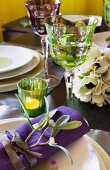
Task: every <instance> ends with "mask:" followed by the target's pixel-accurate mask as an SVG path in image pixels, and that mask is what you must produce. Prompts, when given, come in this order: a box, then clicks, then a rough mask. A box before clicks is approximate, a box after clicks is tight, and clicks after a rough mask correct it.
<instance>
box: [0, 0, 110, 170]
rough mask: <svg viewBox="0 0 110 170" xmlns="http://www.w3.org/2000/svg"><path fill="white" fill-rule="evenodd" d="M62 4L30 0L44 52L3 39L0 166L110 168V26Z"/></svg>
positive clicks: (28, 4) (16, 168) (30, 11)
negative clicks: (66, 9)
mask: <svg viewBox="0 0 110 170" xmlns="http://www.w3.org/2000/svg"><path fill="white" fill-rule="evenodd" d="M57 5H58V6H57ZM60 5H61V2H60V1H56V0H54V1H52V0H47V1H41V0H39V1H36V0H35V1H33V0H29V1H27V2H26V3H25V6H26V8H27V12H28V17H29V22H30V25H31V27H32V30H33V34H34V36H36V37H37V36H40V39H39V43H41V47H40V50H39V47H38V48H37V45H36V44H35V46H34V48H33V46H32V48H28V47H31V43H30V44H29V45H30V46H28V47H27V46H26V45H24V44H23V42H22V41H21V42H20V44H19V38H18V39H16V40H15V42H16V43H13V42H12V43H6V44H5V42H4V43H1V44H0V113H1V114H0V158H1V159H0V163H1V170H7V169H10V170H22V169H30V170H34V169H40V170H44V169H45V170H46V169H59V170H71V169H74V170H88V169H89V170H110V157H109V156H110V145H109V143H110V123H109V118H110V114H109V112H110V111H109V110H110V109H109V104H110V100H109V91H110V87H109V86H110V85H109V58H110V57H109V56H110V49H109V48H106V47H107V46H108V41H106V38H108V37H109V31H108V32H102V33H95V34H94V32H95V29H96V28H97V26H98V27H100V24H99V23H98V19H97V17H95V16H92V15H89V16H87V15H70V16H68V15H63V14H60V13H59V12H60ZM56 8H57V9H56ZM48 10H49V11H51V12H48ZM52 10H53V11H52ZM54 10H55V13H54ZM43 12H44V14H45V15H44V14H43ZM58 14H60V15H58ZM40 29H41V32H40ZM42 35H43V36H42ZM26 36H27V35H25V37H26ZM25 41H27V40H26V38H25ZM30 42H31V40H30ZM28 43H29V42H28ZM33 49H34V50H33ZM49 76H50V77H49ZM52 77H54V78H55V79H54V84H52V85H51V83H52V82H51V78H52ZM57 80H58V81H57ZM102 96H103V98H102ZM64 162H65V163H64Z"/></svg>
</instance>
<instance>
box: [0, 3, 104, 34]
mask: <svg viewBox="0 0 110 170" xmlns="http://www.w3.org/2000/svg"><path fill="white" fill-rule="evenodd" d="M25 1H26V0H0V24H1V25H3V24H6V23H8V22H11V21H13V20H16V19H18V18H21V17H23V16H25V15H26V14H27V13H26V8H25V6H24V2H25ZM61 12H62V13H63V14H92V15H103V0H62V4H61ZM1 32H2V31H1V30H0V37H1Z"/></svg>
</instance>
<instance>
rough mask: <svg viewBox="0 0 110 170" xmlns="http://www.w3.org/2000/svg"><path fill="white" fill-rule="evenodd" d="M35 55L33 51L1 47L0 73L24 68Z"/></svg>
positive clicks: (17, 47) (22, 48) (16, 47)
mask: <svg viewBox="0 0 110 170" xmlns="http://www.w3.org/2000/svg"><path fill="white" fill-rule="evenodd" d="M34 54H35V53H33V50H30V49H28V48H24V47H19V46H10V45H0V73H4V72H7V71H11V70H14V69H17V68H19V67H21V66H24V65H25V64H27V63H28V62H29V61H31V59H32V57H33V56H34Z"/></svg>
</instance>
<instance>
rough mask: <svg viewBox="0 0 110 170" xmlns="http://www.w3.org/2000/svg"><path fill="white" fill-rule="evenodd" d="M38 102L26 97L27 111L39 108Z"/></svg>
mask: <svg viewBox="0 0 110 170" xmlns="http://www.w3.org/2000/svg"><path fill="white" fill-rule="evenodd" d="M39 104H40V102H39V100H38V99H34V98H31V97H26V101H25V106H26V108H27V109H37V108H38V107H39Z"/></svg>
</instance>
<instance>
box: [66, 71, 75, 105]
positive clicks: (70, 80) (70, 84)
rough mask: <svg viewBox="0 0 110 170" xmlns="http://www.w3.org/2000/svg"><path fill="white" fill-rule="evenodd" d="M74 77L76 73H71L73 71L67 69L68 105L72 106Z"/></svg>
mask: <svg viewBox="0 0 110 170" xmlns="http://www.w3.org/2000/svg"><path fill="white" fill-rule="evenodd" d="M73 78H74V74H71V73H69V72H67V71H65V83H66V95H67V105H68V106H70V107H71V106H72V103H73V94H72V89H73Z"/></svg>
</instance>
